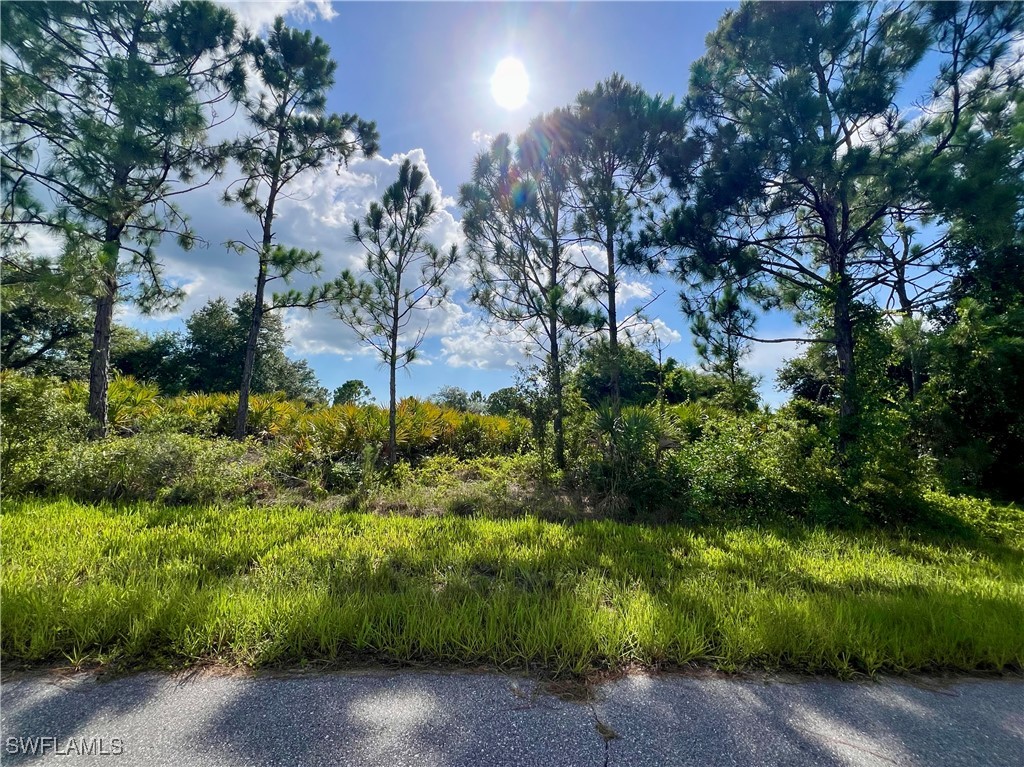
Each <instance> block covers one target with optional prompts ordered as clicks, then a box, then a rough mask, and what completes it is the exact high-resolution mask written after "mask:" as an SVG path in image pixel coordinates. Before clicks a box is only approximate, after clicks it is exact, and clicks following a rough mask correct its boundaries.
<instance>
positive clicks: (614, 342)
mask: <svg viewBox="0 0 1024 767" xmlns="http://www.w3.org/2000/svg"><path fill="white" fill-rule="evenodd" d="M605 251H606V253H607V256H608V379H609V380H608V382H609V385H610V387H611V400H612V412H613V413H615V415H616V417H617V416H618V414H619V410H620V407H621V403H620V400H621V394H620V384H619V379H620V377H621V374H620V371H619V317H618V313H617V310H616V308H615V292H616V290H617V289H618V285H617V279H616V275H615V245H614V244H613V243H612V240H611V236H610V235H609V239H608V243H607V244H606V245H605Z"/></svg>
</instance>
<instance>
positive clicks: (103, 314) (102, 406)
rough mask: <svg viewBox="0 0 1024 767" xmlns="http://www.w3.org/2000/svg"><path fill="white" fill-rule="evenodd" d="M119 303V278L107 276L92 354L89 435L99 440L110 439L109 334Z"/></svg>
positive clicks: (96, 323) (90, 365)
mask: <svg viewBox="0 0 1024 767" xmlns="http://www.w3.org/2000/svg"><path fill="white" fill-rule="evenodd" d="M116 300H117V277H116V275H114V274H107V275H105V276H104V278H103V293H102V294H101V295H100V296H99V297H98V298H97V299H96V319H95V321H94V323H93V334H92V350H91V353H90V355H89V418H90V419H91V421H92V423H91V425H90V427H89V436H91V437H93V438H94V439H100V438H102V437H105V436H107V391H108V389H109V387H110V332H111V328H112V326H113V321H114V304H115V302H116Z"/></svg>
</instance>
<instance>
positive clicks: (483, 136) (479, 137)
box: [469, 130, 494, 149]
mask: <svg viewBox="0 0 1024 767" xmlns="http://www.w3.org/2000/svg"><path fill="white" fill-rule="evenodd" d="M469 138H470V141H472V142H473V145H474V146H476V147H478V148H480V149H488V148H490V146H491V142H492V141H494V136H492V135H491V134H490V133H485V132H484V131H481V130H475V131H473V133H472V135H470V137H469Z"/></svg>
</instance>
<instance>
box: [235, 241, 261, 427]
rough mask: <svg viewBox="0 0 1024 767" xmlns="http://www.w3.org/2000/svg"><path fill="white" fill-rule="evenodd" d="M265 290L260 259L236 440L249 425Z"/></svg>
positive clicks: (247, 343)
mask: <svg viewBox="0 0 1024 767" xmlns="http://www.w3.org/2000/svg"><path fill="white" fill-rule="evenodd" d="M266 288H267V269H266V265H265V264H264V262H263V260H262V258H261V259H260V273H259V276H258V277H257V278H256V302H255V303H254V304H253V307H252V323H251V324H250V325H249V338H248V339H247V341H246V344H245V361H244V362H243V363H242V381H241V384H240V385H239V387H238V413H237V416H236V418H235V433H234V435H233V436H234V438H235V439H236V440H239V441H241V440H243V439H245V434H246V431H248V425H249V392H250V389H251V388H252V374H253V371H254V370H255V369H256V347H257V345H258V343H259V338H260V327H261V326H262V324H263V296H264V294H265V293H266Z"/></svg>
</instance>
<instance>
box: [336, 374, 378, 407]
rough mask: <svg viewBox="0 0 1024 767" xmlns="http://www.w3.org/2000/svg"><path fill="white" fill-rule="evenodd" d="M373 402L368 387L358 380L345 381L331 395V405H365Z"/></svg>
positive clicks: (371, 393)
mask: <svg viewBox="0 0 1024 767" xmlns="http://www.w3.org/2000/svg"><path fill="white" fill-rule="evenodd" d="M372 401H373V392H371V391H370V387H369V386H367V385H366V384H364V383H363V382H362V381H360V380H358V379H353V380H350V381H345V383H343V384H342V385H341V386H339V387H337V388H336V389H335V390H334V393H333V394H332V395H331V404H332V405H348V404H352V405H365V404H368V403H370V402H372Z"/></svg>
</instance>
